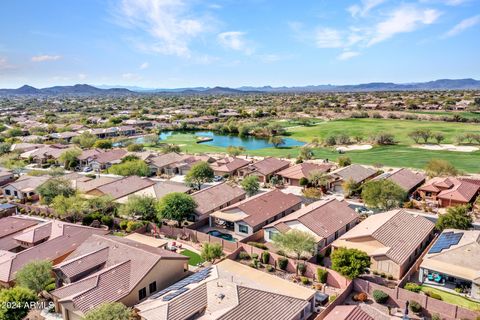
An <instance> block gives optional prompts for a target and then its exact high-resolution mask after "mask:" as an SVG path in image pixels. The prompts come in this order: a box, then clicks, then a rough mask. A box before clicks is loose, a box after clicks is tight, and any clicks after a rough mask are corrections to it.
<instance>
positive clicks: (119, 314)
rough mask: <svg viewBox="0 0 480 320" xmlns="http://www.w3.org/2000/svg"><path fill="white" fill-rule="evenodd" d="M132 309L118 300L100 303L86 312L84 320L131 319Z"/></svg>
mask: <svg viewBox="0 0 480 320" xmlns="http://www.w3.org/2000/svg"><path fill="white" fill-rule="evenodd" d="M131 319H134V317H133V311H132V309H130V308H127V307H126V306H125V305H124V304H123V303H120V302H106V303H102V304H101V305H99V306H98V307H96V308H95V309H93V310H91V311H89V312H87V314H86V315H85V320H131Z"/></svg>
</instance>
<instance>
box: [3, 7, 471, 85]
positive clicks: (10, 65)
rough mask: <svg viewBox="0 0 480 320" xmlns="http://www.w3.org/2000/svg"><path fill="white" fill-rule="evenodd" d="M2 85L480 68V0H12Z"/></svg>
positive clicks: (367, 77)
mask: <svg viewBox="0 0 480 320" xmlns="http://www.w3.org/2000/svg"><path fill="white" fill-rule="evenodd" d="M0 30H2V31H1V34H0V87H4V88H14V87H18V86H20V85H23V84H25V83H27V84H31V85H34V86H37V87H46V86H51V85H67V84H75V83H89V84H94V85H101V84H108V85H129V86H143V87H156V88H174V87H189V86H216V85H219V86H230V87H236V86H242V85H246V86H250V85H252V86H262V85H272V86H283V85H286V86H292V85H309V84H329V83H331V84H355V83H364V82H374V81H392V82H414V81H428V80H433V79H439V78H467V77H472V78H476V79H479V78H480V62H479V57H480V53H479V52H480V0H404V1H394V0H354V1H342V0H309V1H306V0H304V1H302V0H297V1H292V0H290V1H287V0H275V1H274V0H237V1H235V0H216V1H215V0H205V1H204V0H192V1H188V0H116V1H115V0H81V1H65V0H45V1H38V0H5V1H1V2H0Z"/></svg>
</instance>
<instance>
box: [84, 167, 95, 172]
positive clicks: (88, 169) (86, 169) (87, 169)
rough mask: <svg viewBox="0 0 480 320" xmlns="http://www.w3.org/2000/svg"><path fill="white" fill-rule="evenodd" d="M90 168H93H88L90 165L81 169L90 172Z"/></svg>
mask: <svg viewBox="0 0 480 320" xmlns="http://www.w3.org/2000/svg"><path fill="white" fill-rule="evenodd" d="M92 170H93V169H92V168H90V167H85V168H83V170H82V171H83V172H90V171H92Z"/></svg>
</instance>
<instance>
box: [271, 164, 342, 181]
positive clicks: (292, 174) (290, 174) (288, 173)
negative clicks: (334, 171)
mask: <svg viewBox="0 0 480 320" xmlns="http://www.w3.org/2000/svg"><path fill="white" fill-rule="evenodd" d="M333 166H334V165H333V164H316V163H308V162H303V163H299V164H296V165H294V166H292V167H289V168H287V169H284V170H282V171H280V172H278V173H277V174H278V175H279V176H282V177H285V178H289V179H301V178H308V177H309V175H310V173H311V172H313V171H319V172H328V171H330V169H331V168H332V167H333Z"/></svg>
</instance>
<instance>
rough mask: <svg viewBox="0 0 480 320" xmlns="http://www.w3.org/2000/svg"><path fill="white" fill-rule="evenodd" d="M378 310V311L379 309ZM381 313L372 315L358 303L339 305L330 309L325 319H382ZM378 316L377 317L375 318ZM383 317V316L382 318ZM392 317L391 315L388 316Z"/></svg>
mask: <svg viewBox="0 0 480 320" xmlns="http://www.w3.org/2000/svg"><path fill="white" fill-rule="evenodd" d="M377 312H378V311H377ZM379 316H381V315H379V314H375V315H370V314H368V313H367V312H366V311H365V310H363V309H362V308H361V307H360V306H358V305H339V306H336V307H335V308H333V309H332V311H330V312H329V313H328V314H327V316H326V317H325V318H323V319H324V320H381V319H379ZM375 317H376V318H375ZM382 319H383V318H382ZM386 319H390V317H386Z"/></svg>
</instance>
